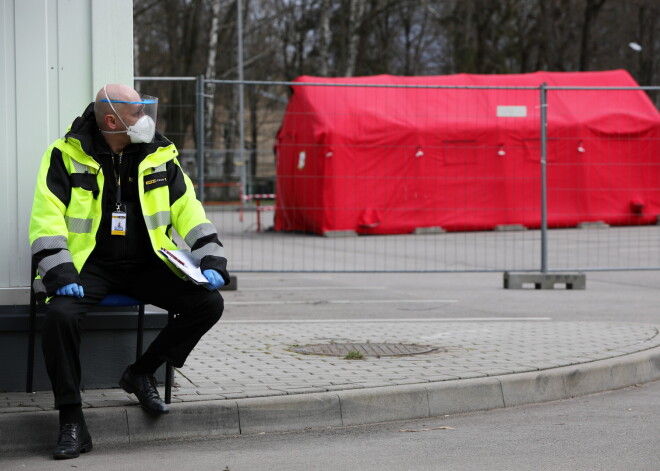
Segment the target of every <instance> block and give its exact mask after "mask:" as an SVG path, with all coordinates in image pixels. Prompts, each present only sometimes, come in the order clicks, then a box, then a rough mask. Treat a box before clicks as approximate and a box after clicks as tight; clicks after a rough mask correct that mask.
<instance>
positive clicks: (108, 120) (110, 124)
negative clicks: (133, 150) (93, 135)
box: [105, 114, 119, 131]
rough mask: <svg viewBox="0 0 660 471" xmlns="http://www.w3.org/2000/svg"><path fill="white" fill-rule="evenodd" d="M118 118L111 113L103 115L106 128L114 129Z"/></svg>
mask: <svg viewBox="0 0 660 471" xmlns="http://www.w3.org/2000/svg"><path fill="white" fill-rule="evenodd" d="M118 121H119V120H118V119H117V117H116V116H115V115H113V114H107V115H105V125H106V127H107V128H108V129H110V130H112V131H115V130H116V129H117V122H118Z"/></svg>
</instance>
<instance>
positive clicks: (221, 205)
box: [145, 81, 660, 272]
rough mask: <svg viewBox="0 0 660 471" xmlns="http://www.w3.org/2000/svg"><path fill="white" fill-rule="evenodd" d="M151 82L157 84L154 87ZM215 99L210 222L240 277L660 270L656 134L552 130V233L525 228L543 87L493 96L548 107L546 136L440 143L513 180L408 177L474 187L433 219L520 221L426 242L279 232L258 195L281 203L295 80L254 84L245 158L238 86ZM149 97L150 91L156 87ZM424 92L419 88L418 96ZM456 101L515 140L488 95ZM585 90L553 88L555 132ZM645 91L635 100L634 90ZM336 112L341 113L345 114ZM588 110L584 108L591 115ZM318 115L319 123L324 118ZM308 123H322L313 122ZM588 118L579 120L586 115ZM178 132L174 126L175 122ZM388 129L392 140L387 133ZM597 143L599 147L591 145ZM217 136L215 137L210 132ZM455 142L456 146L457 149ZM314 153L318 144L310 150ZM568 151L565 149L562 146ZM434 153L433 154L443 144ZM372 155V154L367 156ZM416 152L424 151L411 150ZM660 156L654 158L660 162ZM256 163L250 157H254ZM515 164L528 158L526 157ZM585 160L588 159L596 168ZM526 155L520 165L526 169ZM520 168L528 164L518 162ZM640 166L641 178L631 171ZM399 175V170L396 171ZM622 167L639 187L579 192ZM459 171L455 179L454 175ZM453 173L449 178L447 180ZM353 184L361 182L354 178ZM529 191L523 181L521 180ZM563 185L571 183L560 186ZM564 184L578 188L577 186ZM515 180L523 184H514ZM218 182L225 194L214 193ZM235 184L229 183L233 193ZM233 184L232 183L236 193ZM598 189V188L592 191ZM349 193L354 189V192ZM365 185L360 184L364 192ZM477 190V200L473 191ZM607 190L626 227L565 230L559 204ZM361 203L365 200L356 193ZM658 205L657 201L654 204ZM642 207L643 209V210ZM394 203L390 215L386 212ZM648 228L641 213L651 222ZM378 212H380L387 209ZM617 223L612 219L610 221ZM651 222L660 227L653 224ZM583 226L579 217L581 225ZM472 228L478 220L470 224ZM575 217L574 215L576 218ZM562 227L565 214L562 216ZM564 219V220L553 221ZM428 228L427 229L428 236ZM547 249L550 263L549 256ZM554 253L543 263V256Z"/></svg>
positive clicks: (358, 121)
mask: <svg viewBox="0 0 660 471" xmlns="http://www.w3.org/2000/svg"><path fill="white" fill-rule="evenodd" d="M145 85H146V84H145ZM213 85H214V89H213V90H210V88H209V84H207V92H208V91H209V90H210V91H212V93H208V95H209V96H207V97H206V99H205V102H206V103H207V102H208V101H209V100H213V101H214V104H215V109H214V113H213V129H214V130H215V131H214V133H213V134H211V139H210V140H209V139H208V138H207V139H206V148H205V150H206V152H205V153H204V156H203V157H204V160H205V162H204V164H203V165H204V169H205V171H204V180H205V181H204V186H205V188H206V189H205V193H204V195H205V204H206V206H207V213H208V215H209V219H210V220H211V221H212V222H213V223H214V224H215V225H216V227H217V228H218V229H219V231H220V233H221V238H222V240H223V243H224V244H225V246H226V248H227V252H228V256H229V257H230V263H231V266H232V269H233V270H234V271H276V272H277V271H303V272H464V271H539V270H542V269H547V270H549V271H563V270H571V271H572V270H579V271H588V270H617V269H654V270H657V269H660V251H659V248H658V247H659V245H660V244H659V242H660V226H658V225H657V214H649V213H648V210H649V208H655V207H657V205H658V204H660V201H659V199H660V197H659V196H658V195H660V182H659V181H658V175H660V171H659V170H660V167H659V165H658V152H657V149H658V147H657V146H658V138H657V136H649V135H643V133H642V134H640V135H629V136H624V137H623V138H618V139H617V140H615V141H613V142H610V141H611V139H610V138H609V137H607V136H605V135H602V136H594V135H592V134H589V133H586V131H585V133H581V131H580V130H578V131H577V132H575V133H574V134H571V132H573V131H570V132H569V131H562V132H560V133H557V132H556V130H554V129H550V130H549V131H550V132H549V133H548V136H547V141H548V146H549V148H550V149H553V150H552V151H551V153H550V154H549V155H547V159H546V162H547V167H546V169H545V171H546V173H547V180H548V185H547V188H546V193H545V195H546V198H547V205H548V208H547V209H548V215H549V219H550V221H551V228H550V229H548V230H547V232H545V233H544V232H543V231H542V230H541V229H542V227H540V226H539V225H538V224H525V223H524V221H530V220H532V219H534V220H537V219H538V215H539V214H540V213H541V211H542V209H543V208H542V183H543V180H544V178H543V173H542V165H541V163H542V162H541V160H542V149H541V138H542V132H541V131H542V125H541V123H542V111H543V105H542V103H541V94H540V90H539V89H536V88H534V89H515V88H513V87H501V88H500V89H497V90H494V93H495V96H497V97H498V100H499V101H501V102H502V103H509V104H511V103H514V104H515V101H516V99H518V98H519V97H520V96H521V94H524V95H529V96H527V97H526V98H524V100H525V101H527V102H529V101H530V96H533V100H535V103H538V106H530V107H527V113H528V116H529V117H531V118H532V119H533V120H534V122H536V123H538V129H537V130H536V132H535V134H534V135H533V136H532V137H531V138H528V139H527V140H525V139H522V140H520V141H519V142H518V143H517V144H516V145H512V144H510V143H509V144H507V143H504V144H503V145H500V144H498V143H495V144H492V143H489V144H487V145H486V144H484V143H483V142H479V140H478V139H475V140H471V139H467V138H466V139H463V140H461V142H460V145H457V143H456V142H452V141H451V140H449V141H447V140H444V141H443V139H441V138H439V139H438V140H437V141H436V142H435V143H434V146H435V147H436V148H437V150H438V152H441V153H443V155H444V156H449V157H451V154H452V150H454V151H457V152H458V153H464V154H465V153H467V154H470V153H473V152H484V150H485V149H484V148H485V147H488V149H487V151H488V152H490V153H491V154H492V158H493V159H494V160H495V159H500V161H502V160H504V159H510V160H509V161H510V162H513V164H511V165H509V166H508V167H507V168H506V171H504V172H502V173H497V174H495V173H493V174H492V175H491V177H490V179H489V178H486V177H485V176H484V174H483V173H481V172H478V171H475V170H474V169H469V168H468V167H463V168H461V169H460V170H459V169H458V168H455V169H449V170H448V171H445V172H435V173H431V174H414V175H408V176H406V178H409V179H411V180H418V181H419V180H426V181H428V182H429V183H430V184H431V185H436V186H437V187H438V188H442V185H443V184H445V183H446V181H447V179H448V178H456V179H458V178H460V180H461V181H462V182H464V184H465V185H466V186H465V191H464V192H463V193H462V194H463V195H465V196H464V198H463V199H462V200H454V205H453V207H451V208H449V207H430V208H429V210H430V211H450V210H451V211H455V212H460V213H463V214H465V215H468V216H469V215H474V217H475V218H476V219H478V218H479V217H481V216H483V215H484V212H490V214H495V213H499V212H501V211H503V210H506V211H507V213H509V214H514V215H518V216H517V217H514V220H516V219H517V220H519V221H521V224H515V223H512V220H511V219H510V218H509V219H506V221H505V223H504V224H502V225H499V226H497V227H488V228H479V227H474V226H469V225H465V227H460V225H459V226H457V227H452V228H450V230H449V231H447V232H434V231H433V229H432V228H431V229H429V228H420V230H418V231H416V233H414V232H413V233H408V234H388V235H382V234H377V233H374V234H370V235H359V236H358V235H352V236H343V235H344V234H341V231H339V233H338V234H327V235H330V236H327V237H322V236H319V235H314V234H309V233H304V232H301V231H294V232H281V231H280V232H276V231H273V230H272V228H273V226H274V217H275V214H276V211H275V210H274V205H275V204H276V203H275V202H274V201H273V200H272V199H268V198H264V199H259V198H256V199H255V198H251V197H250V195H254V194H258V193H266V195H263V196H266V197H267V196H269V195H270V194H275V195H277V194H278V190H277V188H276V184H275V180H276V178H275V173H276V158H275V154H274V152H273V148H274V147H275V144H276V142H275V137H276V134H277V131H278V129H279V127H280V125H281V123H282V120H283V117H284V111H285V108H286V104H287V102H288V98H289V96H290V92H291V88H292V87H295V86H296V84H295V83H282V82H272V83H265V82H243V89H244V93H245V103H246V112H245V116H244V117H243V123H244V129H245V136H246V138H245V141H246V143H245V144H243V145H244V149H245V152H243V153H241V152H240V147H241V143H240V142H238V140H237V138H236V136H237V132H238V131H237V130H238V126H237V119H239V117H238V115H237V112H236V110H237V100H236V94H237V90H238V87H237V84H236V82H224V83H223V82H220V81H215V82H213ZM145 90H146V89H145ZM647 91H648V93H649V94H650V95H651V96H652V99H654V101H656V102H657V96H656V94H657V93H658V87H654V88H648V89H647ZM410 92H411V93H419V92H420V90H419V89H417V90H410ZM424 92H425V93H447V90H445V89H427V90H425V91H424ZM453 92H454V95H455V98H454V99H455V102H454V104H453V105H452V107H451V108H452V109H451V113H452V114H453V115H452V119H453V120H454V121H455V122H456V123H459V122H460V123H466V122H467V123H471V124H472V125H473V127H474V128H475V129H481V128H483V127H484V126H493V125H495V126H496V127H497V128H498V129H499V131H500V133H501V134H502V135H507V134H515V133H516V132H517V131H518V128H517V127H518V126H519V125H520V121H517V120H516V119H515V117H511V119H497V123H493V120H496V117H494V116H492V115H488V116H486V115H471V114H468V113H465V112H463V111H462V110H464V109H466V107H465V106H462V103H461V100H462V99H464V100H466V101H467V100H468V99H473V97H471V96H469V95H470V94H472V95H474V94H479V93H480V90H478V89H470V88H467V87H463V88H456V89H455V90H453ZM578 92H579V93H585V92H586V91H585V90H584V89H581V90H579V91H578V90H575V89H573V90H567V89H560V88H559V87H555V88H553V87H548V88H547V112H548V115H549V116H548V118H547V119H548V120H549V122H550V126H551V125H552V123H553V120H554V121H556V120H557V118H558V114H561V113H562V112H563V111H562V109H561V106H559V105H558V103H560V102H561V101H562V100H570V99H571V97H570V95H571V94H574V93H578ZM631 93H633V91H632V90H615V89H612V90H611V91H608V94H610V95H609V96H610V97H611V99H608V100H607V101H606V102H604V103H599V106H601V107H602V108H603V114H604V115H606V114H608V113H609V114H616V113H617V112H618V111H617V110H620V109H623V107H624V106H625V103H626V101H628V100H629V99H630V94H631ZM635 93H636V91H635ZM355 96H356V99H359V97H360V96H359V88H358V89H356V95H355ZM334 111H335V112H336V111H337V110H334ZM587 111H588V110H585V113H587ZM410 112H411V111H410V110H409V109H406V107H404V106H402V107H401V112H400V115H399V116H394V117H392V118H393V119H400V120H406V119H410V118H411V116H409V115H406V113H410ZM448 112H449V110H448V109H427V110H425V111H424V113H426V115H427V116H428V117H429V119H430V118H432V117H433V116H432V115H433V114H436V115H437V114H447V113H448ZM517 112H518V111H517V110H516V109H512V110H503V113H514V115H515V113H517ZM317 117H318V116H317ZM308 118H309V119H313V118H315V117H314V116H309V117H308ZM578 118H579V116H578ZM351 119H353V120H354V125H355V126H356V127H358V128H360V127H362V126H369V125H370V123H368V122H366V121H365V120H369V119H373V117H372V116H369V115H368V114H365V115H364V116H352V117H351ZM183 127H184V128H185V129H186V133H187V134H186V137H185V139H184V140H183V142H184V145H183V147H181V146H180V147H181V149H180V150H181V154H182V157H181V160H182V164H184V168H185V169H186V170H187V172H188V173H189V175H191V177H193V180H194V181H196V182H197V181H198V178H196V175H197V174H198V170H199V168H200V167H199V158H200V156H201V154H200V153H199V152H197V149H195V148H194V143H195V139H194V135H195V134H194V126H193V125H192V124H191V123H189V124H187V125H186V126H183ZM168 129H171V125H169V124H168ZM383 132H387V130H386V129H384V130H383ZM587 135H588V138H587V137H585V136H587ZM207 136H208V134H207ZM454 141H456V140H454ZM310 144H313V143H310ZM558 144H560V145H558ZM432 147H433V146H432ZM595 148H599V149H603V148H605V149H609V150H608V151H607V152H606V154H602V153H601V154H600V155H590V152H591V153H592V154H593V152H592V149H595ZM640 149H641V151H642V153H644V152H646V154H645V155H646V157H645V158H643V159H641V160H640V159H637V160H632V158H631V157H630V156H631V150H635V151H636V152H637V151H640ZM363 150H366V149H363ZM387 151H388V153H389V154H392V155H394V156H395V158H396V157H397V156H398V157H399V158H406V157H409V154H410V151H411V149H409V148H407V147H406V146H400V147H396V146H394V147H392V148H389V149H387ZM412 151H413V152H414V151H415V149H412ZM654 152H655V153H654ZM244 156H245V157H244ZM514 156H518V157H515V158H514ZM585 156H589V158H588V159H586V160H585ZM516 158H518V159H519V160H516ZM516 162H518V163H516ZM522 165H525V166H528V167H529V166H535V168H536V169H537V171H535V172H534V173H530V172H529V171H528V170H529V169H527V170H526V169H525V168H523V167H522ZM632 167H636V169H635V172H634V173H633V172H632V171H630V169H631V168H632ZM393 168H394V167H393ZM612 169H615V170H616V171H618V172H623V173H625V172H629V173H630V175H631V178H627V179H626V178H621V179H619V180H618V182H617V183H616V184H615V187H614V188H613V187H612V186H611V185H610V186H593V183H589V184H588V185H587V186H580V185H581V183H580V180H579V178H574V177H573V175H574V174H585V173H586V174H587V175H594V174H598V173H600V172H604V171H608V172H610V173H612V172H611V171H612ZM640 169H641V170H642V172H641V173H642V174H646V175H648V178H646V177H645V178H643V179H642V180H635V179H633V178H632V175H633V174H634V175H639V174H640V172H639V171H640ZM451 171H453V172H455V173H453V174H451V173H450V172H451ZM448 172H449V173H448ZM378 175H379V177H380V178H381V184H383V185H386V184H387V183H388V181H391V180H393V179H400V178H402V176H401V175H399V174H396V173H393V172H389V173H388V171H387V168H385V169H381V170H380V173H379V174H378ZM343 176H344V177H346V178H352V179H353V180H352V181H353V182H356V181H358V180H356V179H355V178H354V177H355V176H354V175H350V174H344V175H343ZM521 181H522V182H523V183H524V184H517V183H520V182H521ZM558 182H564V183H558ZM565 182H569V186H568V187H567V186H566V183H565ZM511 183H516V184H511ZM507 184H510V185H509V187H511V188H514V189H515V192H514V193H512V194H509V195H507V201H508V202H509V203H508V205H507V207H506V208H501V207H498V206H494V205H492V204H489V202H488V201H484V200H483V199H471V198H470V197H469V195H471V194H478V191H476V187H477V186H483V185H490V187H491V188H492V189H493V190H492V191H498V190H497V188H499V187H502V188H504V187H506V186H507ZM214 185H215V186H214ZM222 185H227V186H222ZM231 185H233V186H231ZM590 185H591V186H590ZM348 187H351V186H350V185H348ZM353 187H355V188H358V187H359V184H358V185H353ZM473 190H474V191H473ZM637 190H639V191H642V192H643V193H644V194H646V195H652V196H651V199H652V201H650V200H647V201H636V200H635V197H634V195H635V192H636V191H637ZM608 191H618V192H626V194H630V196H631V198H630V200H631V201H630V202H629V209H630V211H629V214H628V216H627V219H626V220H625V221H620V222H618V223H616V224H610V225H607V224H604V223H602V222H601V221H599V220H598V219H593V218H592V217H590V216H591V214H590V213H589V212H588V211H587V210H586V209H585V217H583V218H582V217H579V216H580V215H579V214H578V215H577V216H575V215H573V216H575V217H573V219H575V220H576V221H577V220H579V222H576V223H574V222H571V224H565V225H561V224H558V223H557V222H556V221H557V214H556V212H557V211H561V208H558V207H557V206H556V204H555V202H556V201H558V199H561V198H562V197H563V196H565V194H566V193H567V192H572V194H575V195H577V196H578V197H581V198H583V199H585V200H587V201H588V200H590V199H593V198H602V197H603V196H604V195H607V192H608ZM357 194H359V192H357ZM647 199H648V197H647ZM640 204H641V209H640ZM384 207H385V206H383V208H384ZM644 208H646V211H647V213H645V214H644V216H645V218H644V222H643V223H641V222H640V221H641V220H640V218H639V214H640V213H639V212H640V211H642V213H644V211H645V209H644ZM377 209H378V208H377ZM605 216H607V215H605ZM649 217H651V218H653V217H654V218H655V219H653V220H652V222H649ZM576 218H577V219H576ZM468 219H469V218H468ZM569 219H570V218H569ZM559 220H561V217H560V218H559ZM553 221H554V222H553ZM425 229H426V230H425ZM544 249H545V250H546V253H545V255H544V254H543V250H544ZM544 256H545V262H546V264H545V265H544V263H543V259H544Z"/></svg>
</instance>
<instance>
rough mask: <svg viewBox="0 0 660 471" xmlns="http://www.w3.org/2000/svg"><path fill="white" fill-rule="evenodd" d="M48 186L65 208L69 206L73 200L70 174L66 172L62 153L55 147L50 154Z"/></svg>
mask: <svg viewBox="0 0 660 471" xmlns="http://www.w3.org/2000/svg"><path fill="white" fill-rule="evenodd" d="M46 185H48V189H49V190H50V191H52V192H53V194H54V195H55V196H57V198H58V199H59V200H60V201H61V202H62V203H63V204H64V206H69V201H70V200H71V181H70V178H69V172H67V171H66V167H65V166H64V160H63V159H62V151H60V150H59V149H58V148H57V147H53V151H52V152H51V154H50V165H49V166H48V174H47V175H46Z"/></svg>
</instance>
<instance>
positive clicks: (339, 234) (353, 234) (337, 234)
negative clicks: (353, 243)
mask: <svg viewBox="0 0 660 471" xmlns="http://www.w3.org/2000/svg"><path fill="white" fill-rule="evenodd" d="M356 236H357V232H355V231H325V232H324V233H323V237H356Z"/></svg>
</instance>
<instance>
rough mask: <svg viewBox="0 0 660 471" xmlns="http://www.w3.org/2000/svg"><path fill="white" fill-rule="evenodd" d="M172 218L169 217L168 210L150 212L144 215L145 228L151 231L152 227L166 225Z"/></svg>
mask: <svg viewBox="0 0 660 471" xmlns="http://www.w3.org/2000/svg"><path fill="white" fill-rule="evenodd" d="M171 221H172V219H171V218H170V212H169V211H158V212H157V213H154V214H151V215H149V216H147V217H146V222H147V229H149V230H150V231H153V230H154V229H157V228H159V227H160V226H167V225H169V224H171Z"/></svg>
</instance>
